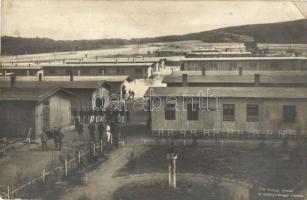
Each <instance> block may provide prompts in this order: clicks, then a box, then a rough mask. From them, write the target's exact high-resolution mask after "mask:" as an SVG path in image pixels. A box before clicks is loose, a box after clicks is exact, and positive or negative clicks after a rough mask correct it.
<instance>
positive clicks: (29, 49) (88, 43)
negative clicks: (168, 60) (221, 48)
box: [1, 19, 307, 55]
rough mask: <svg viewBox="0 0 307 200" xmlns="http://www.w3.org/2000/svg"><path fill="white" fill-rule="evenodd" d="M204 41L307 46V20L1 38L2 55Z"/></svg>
mask: <svg viewBox="0 0 307 200" xmlns="http://www.w3.org/2000/svg"><path fill="white" fill-rule="evenodd" d="M186 40H201V41H203V42H212V43H218V42H226V43H227V42H229V43H231V42H252V41H255V42H257V43H293V44H294V43H297V44H299V43H300V44H307V19H303V20H296V21H289V22H280V23H272V24H254V25H243V26H234V27H227V28H221V29H216V30H211V31H204V32H199V33H190V34H185V35H171V36H161V37H153V38H137V39H131V40H126V39H101V40H52V39H48V38H19V37H9V36H4V37H1V52H2V55H18V54H33V53H47V52H61V51H78V50H90V49H102V48H112V47H118V46H122V45H128V44H138V43H156V42H174V41H186Z"/></svg>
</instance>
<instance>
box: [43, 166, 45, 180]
mask: <svg viewBox="0 0 307 200" xmlns="http://www.w3.org/2000/svg"><path fill="white" fill-rule="evenodd" d="M43 182H45V169H43Z"/></svg>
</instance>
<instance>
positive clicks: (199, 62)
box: [168, 57, 307, 71]
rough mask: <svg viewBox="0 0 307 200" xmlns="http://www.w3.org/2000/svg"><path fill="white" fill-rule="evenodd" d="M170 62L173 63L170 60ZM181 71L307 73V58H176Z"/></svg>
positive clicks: (175, 61)
mask: <svg viewBox="0 0 307 200" xmlns="http://www.w3.org/2000/svg"><path fill="white" fill-rule="evenodd" d="M168 62H172V59H169V61H168ZM173 62H174V63H177V64H178V65H180V70H181V71H201V70H202V69H203V68H205V69H206V70H207V71H237V70H238V69H239V68H240V67H242V68H243V70H246V71H282V70H283V71H306V70H307V57H210V58H181V59H178V58H175V59H174V60H173Z"/></svg>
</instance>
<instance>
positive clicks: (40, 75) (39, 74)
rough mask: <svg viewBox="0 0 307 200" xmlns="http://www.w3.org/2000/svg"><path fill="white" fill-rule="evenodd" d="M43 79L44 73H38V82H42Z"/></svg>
mask: <svg viewBox="0 0 307 200" xmlns="http://www.w3.org/2000/svg"><path fill="white" fill-rule="evenodd" d="M42 79H43V74H42V73H38V81H42Z"/></svg>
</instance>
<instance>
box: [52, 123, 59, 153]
mask: <svg viewBox="0 0 307 200" xmlns="http://www.w3.org/2000/svg"><path fill="white" fill-rule="evenodd" d="M53 141H54V145H55V149H58V147H59V144H58V143H59V132H58V129H57V128H56V127H55V128H54V130H53Z"/></svg>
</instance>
